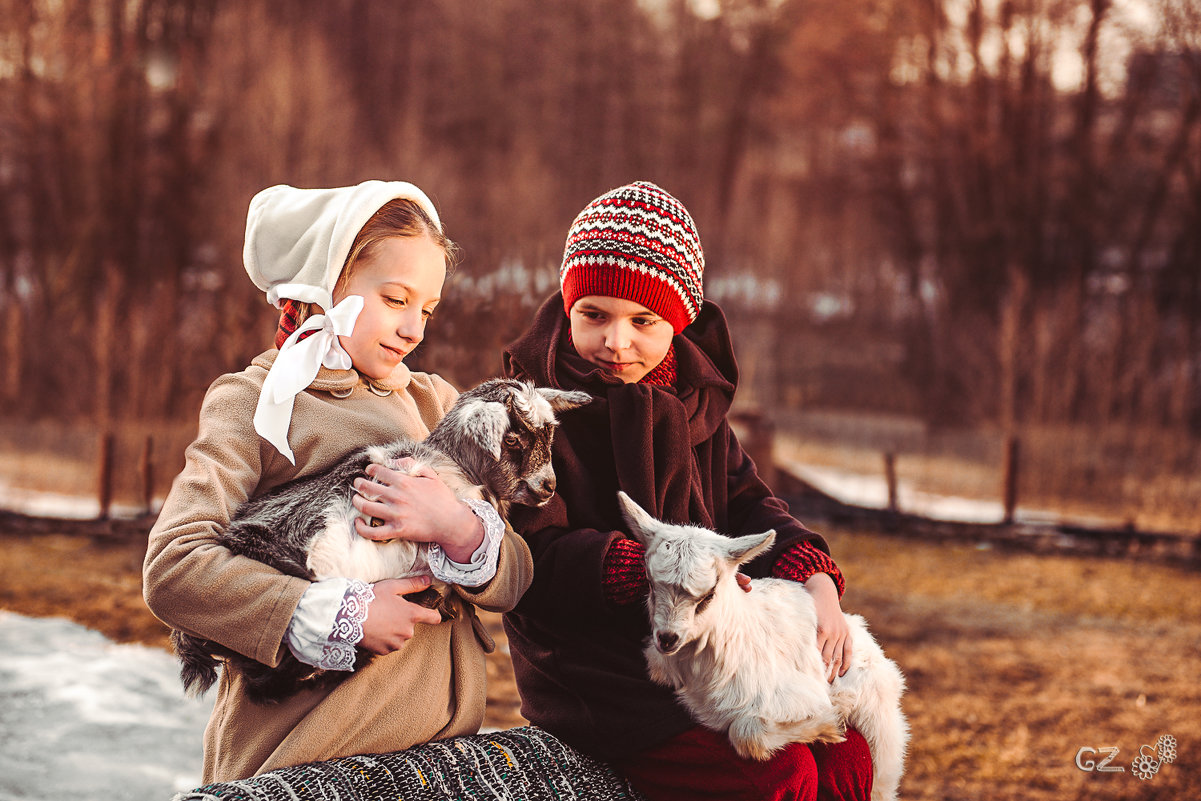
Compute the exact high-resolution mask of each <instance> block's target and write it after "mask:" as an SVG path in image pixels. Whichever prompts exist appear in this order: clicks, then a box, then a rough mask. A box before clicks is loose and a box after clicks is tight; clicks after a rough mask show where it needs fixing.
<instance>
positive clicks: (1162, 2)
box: [0, 0, 1201, 533]
mask: <svg viewBox="0 0 1201 801" xmlns="http://www.w3.org/2000/svg"><path fill="white" fill-rule="evenodd" d="M367 178H389V179H391V178H395V179H405V180H411V181H413V182H415V183H417V184H418V185H420V186H421V187H423V188H424V189H426V190H427V191H428V192H429V193H430V195H431V196H432V197H433V198H434V200H435V202H436V203H437V205H438V206H439V209H440V210H441V212H442V214H443V217H444V219H445V221H446V226H447V230H448V233H449V234H450V235H451V237H452V238H454V239H455V240H456V241H458V242H459V243H460V244H461V245H462V246H463V251H464V261H463V263H462V264H461V266H460V267H459V269H458V271H457V273H456V274H455V276H454V277H453V279H452V281H451V282H450V283H449V285H448V288H447V291H446V301H445V303H444V304H443V306H442V308H441V309H440V312H439V315H438V317H437V319H436V320H435V322H434V324H433V325H432V326H431V329H430V331H429V338H428V339H427V341H426V343H425V344H423V345H422V347H421V349H420V350H418V352H417V353H415V354H414V356H413V357H412V361H413V364H414V366H415V367H418V368H421V369H429V370H434V371H437V372H439V373H441V374H443V375H444V376H446V377H447V378H448V379H449V380H451V381H452V382H454V383H456V384H457V385H459V386H466V385H469V384H471V383H473V382H475V381H477V380H478V379H480V378H483V377H485V376H487V375H490V374H493V373H495V372H496V371H497V370H498V369H499V364H500V357H499V354H500V351H501V349H502V347H503V346H504V345H505V344H506V343H507V342H509V341H510V340H511V339H513V338H514V337H515V336H516V335H517V334H518V333H519V332H520V331H521V330H522V329H523V328H524V326H525V325H526V324H527V322H528V321H529V319H530V317H531V315H532V313H533V311H534V309H535V308H536V307H537V305H538V304H539V302H540V301H541V300H542V299H543V298H544V297H545V296H546V295H547V294H549V293H550V292H551V291H553V290H554V289H555V288H557V265H558V259H559V257H560V254H561V249H562V242H563V237H564V234H565V232H566V230H567V226H568V225H569V223H570V222H571V219H572V218H573V216H574V214H575V213H576V212H577V211H578V210H579V209H580V208H581V207H582V206H583V205H584V204H585V203H586V202H587V201H589V200H590V199H592V198H593V197H595V196H596V195H598V194H600V193H601V192H603V191H605V190H607V189H609V188H611V187H614V186H617V185H620V184H622V183H626V182H628V181H631V180H635V179H647V180H651V181H655V182H657V183H659V184H661V185H662V186H664V187H665V188H666V189H668V190H669V191H670V192H672V193H673V194H675V195H676V196H677V197H679V198H680V199H681V200H683V202H684V203H685V204H686V205H687V206H688V207H689V208H690V210H691V211H692V212H693V214H694V216H695V218H696V220H697V222H698V225H699V227H700V230H701V234H702V239H703V242H704V245H705V250H706V256H707V272H706V291H707V294H708V295H709V296H710V297H712V298H713V299H715V300H717V301H718V302H719V303H721V304H722V305H723V307H724V308H725V310H726V311H727V314H728V316H729V317H730V319H731V323H732V326H733V328H734V334H735V341H736V345H737V347H738V351H739V355H740V360H741V364H742V369H743V384H742V389H741V390H740V392H741V397H742V399H743V402H745V403H747V404H753V405H755V406H756V407H758V408H760V409H762V410H764V411H765V412H766V413H767V415H768V416H769V417H770V419H771V420H773V421H774V422H775V425H776V427H777V431H778V432H779V433H780V434H781V439H782V440H783V439H785V438H790V439H789V441H791V442H792V443H793V451H794V453H795V455H796V457H797V458H798V459H801V460H809V461H812V462H821V463H825V464H827V465H833V466H838V467H843V468H847V469H867V470H878V469H879V454H880V453H882V452H884V451H888V452H890V453H895V454H898V464H899V465H900V467H899V468H898V469H899V470H900V471H901V472H902V476H903V478H906V479H907V480H914V481H917V480H919V479H922V480H924V481H925V482H926V485H927V486H929V487H930V488H931V489H932V490H935V491H944V492H949V493H952V494H959V495H967V496H971V495H977V496H980V497H987V496H989V495H990V494H991V495H993V496H995V495H996V494H997V492H998V491H999V486H998V478H997V473H996V467H997V465H998V464H999V462H1000V461H1001V460H1002V451H1003V450H1004V443H1006V442H1008V441H1011V439H1012V438H1013V437H1018V436H1020V438H1021V442H1022V458H1023V470H1022V472H1021V481H1022V497H1023V498H1025V499H1028V500H1027V502H1028V503H1031V504H1036V505H1039V506H1044V507H1047V508H1054V509H1059V510H1062V511H1064V512H1065V513H1067V512H1072V511H1077V512H1083V513H1088V514H1099V515H1101V516H1104V517H1107V518H1111V519H1118V520H1124V521H1130V522H1131V523H1134V524H1136V525H1139V526H1141V527H1162V528H1171V529H1175V530H1183V531H1191V532H1194V533H1195V532H1197V531H1198V530H1201V518H1199V512H1198V507H1199V506H1201V504H1199V503H1198V499H1201V5H1198V4H1197V3H1196V2H1195V0H604V1H603V2H599V1H597V0H592V1H585V0H486V2H480V1H479V0H421V2H415V1H414V2H399V1H398V2H371V0H320V1H318V0H238V2H230V1H229V0H0V319H3V326H0V447H2V448H3V450H4V452H5V454H6V456H5V464H6V467H5V470H4V473H3V474H0V482H4V481H7V482H9V483H19V482H23V481H24V482H28V481H30V480H31V479H30V476H32V475H35V474H39V473H40V474H43V475H45V476H49V478H48V479H43V483H46V484H49V485H50V488H55V489H59V490H66V491H70V490H71V489H72V488H75V489H77V490H79V491H83V492H86V491H89V490H88V487H90V486H91V483H90V482H93V481H94V478H93V477H94V471H93V465H94V461H95V459H96V455H95V454H96V449H97V448H98V447H99V446H98V445H97V440H98V437H99V434H100V433H102V432H112V431H117V432H119V433H120V436H119V438H118V443H117V446H116V447H117V451H118V455H117V456H115V457H113V458H116V459H118V464H125V465H132V464H134V462H135V461H136V459H137V457H136V453H137V451H138V449H139V448H143V447H145V446H143V445H141V444H139V443H143V442H147V441H148V440H145V439H144V437H146V436H151V435H152V436H153V437H154V439H153V443H154V445H153V448H154V452H153V453H144V454H143V461H142V467H141V468H140V469H141V470H143V471H144V472H143V473H142V478H143V479H144V480H145V482H146V483H148V484H151V485H153V484H155V482H154V481H150V480H149V478H148V477H147V476H148V474H149V469H150V468H149V466H148V465H150V464H154V465H157V466H158V467H157V483H158V488H157V490H155V489H154V487H153V486H151V487H149V488H144V491H145V492H146V495H147V496H148V497H147V500H149V495H150V494H152V492H154V491H157V492H158V493H160V494H161V492H163V491H165V485H166V482H167V481H169V479H170V478H171V476H172V475H173V474H174V472H175V471H176V470H177V469H178V467H179V466H181V465H182V456H181V454H182V448H183V445H184V444H186V442H187V441H188V439H189V438H190V434H191V432H192V430H193V428H194V425H195V417H196V412H197V409H198V407H199V403H200V399H201V397H202V395H203V392H204V390H205V388H206V387H207V386H208V384H209V383H210V382H211V381H212V379H213V378H214V377H216V376H217V375H218V374H219V373H221V372H225V371H229V370H236V369H240V368H241V367H242V366H244V365H245V364H246V363H247V362H248V361H249V359H250V358H252V357H253V356H254V355H255V354H256V353H258V352H260V351H261V350H263V349H264V348H266V347H267V346H268V345H269V343H270V341H271V337H272V332H273V330H274V325H275V315H274V314H273V312H272V310H271V309H270V308H269V307H268V306H267V305H266V303H265V301H264V300H263V298H262V295H261V294H260V293H258V292H257V291H256V290H255V289H254V288H253V286H252V285H251V284H250V282H249V281H248V280H247V279H246V278H245V274H244V272H243V270H242V267H241V243H242V236H243V232H244V224H245V213H246V207H247V203H248V202H249V200H250V197H251V196H252V195H253V194H254V193H255V192H256V191H258V190H260V189H262V188H264V187H266V186H269V185H272V184H276V183H290V184H293V185H297V186H336V185H344V184H349V183H355V182H358V181H361V180H364V179H367ZM121 453H124V454H125V455H124V456H121V455H120V454H121ZM39 454H41V455H39ZM63 454H67V455H68V458H69V459H77V460H78V465H79V469H78V470H64V469H63V461H62V460H63ZM131 454H132V455H131ZM906 471H908V472H906ZM137 472H138V471H136V470H134V469H132V467H130V468H128V469H126V468H118V470H117V474H118V478H119V481H124V484H123V485H121V486H119V487H118V492H119V493H120V492H124V493H125V494H126V495H136V494H137V493H138V489H137V487H138V483H137V482H138V479H137V477H136V475H135V473H137ZM43 488H46V487H43Z"/></svg>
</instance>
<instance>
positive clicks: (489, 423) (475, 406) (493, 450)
mask: <svg viewBox="0 0 1201 801" xmlns="http://www.w3.org/2000/svg"><path fill="white" fill-rule="evenodd" d="M462 420H463V421H464V426H463V433H465V434H466V435H467V436H468V437H470V438H471V439H473V440H475V442H476V444H477V445H479V447H480V448H481V449H482V450H484V451H486V452H488V453H490V454H492V458H493V459H500V449H501V445H502V444H503V443H504V441H505V432H506V431H508V430H509V412H508V410H507V409H506V408H505V406H504V404H503V403H498V402H496V401H483V400H473V401H470V402H468V403H467V404H465V405H464V406H463V413H462Z"/></svg>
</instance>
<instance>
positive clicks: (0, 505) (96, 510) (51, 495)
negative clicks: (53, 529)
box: [0, 480, 145, 520]
mask: <svg viewBox="0 0 1201 801" xmlns="http://www.w3.org/2000/svg"><path fill="white" fill-rule="evenodd" d="M0 509H7V510H8V511H11V512H19V513H21V514H24V515H30V516H31V517H52V518H58V519H60V520H95V519H96V518H97V517H99V516H100V501H99V500H98V499H96V498H86V497H82V496H79V495H66V494H63V493H58V492H38V491H35V490H28V489H20V488H16V487H11V486H9V485H8V484H7V483H5V482H4V481H2V480H0ZM144 511H145V509H141V508H138V507H134V506H129V505H126V504H118V503H114V504H112V506H110V507H109V515H110V516H111V517H121V518H134V517H137V516H138V515H140V514H142V513H143V512H144Z"/></svg>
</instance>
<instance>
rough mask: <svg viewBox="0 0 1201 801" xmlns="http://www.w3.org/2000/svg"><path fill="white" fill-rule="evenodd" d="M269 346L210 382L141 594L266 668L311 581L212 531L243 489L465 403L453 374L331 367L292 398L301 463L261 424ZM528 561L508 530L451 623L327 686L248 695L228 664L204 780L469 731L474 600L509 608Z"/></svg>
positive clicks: (424, 430) (481, 643)
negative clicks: (238, 552)
mask: <svg viewBox="0 0 1201 801" xmlns="http://www.w3.org/2000/svg"><path fill="white" fill-rule="evenodd" d="M276 353H277V351H274V350H270V351H267V352H266V353H264V354H262V355H260V356H259V357H257V358H256V359H255V360H254V362H253V363H252V364H251V366H250V367H248V368H247V369H246V370H243V371H242V372H240V373H232V374H227V375H224V376H221V377H220V378H218V379H217V380H216V381H215V382H214V383H213V385H212V386H211V387H210V388H209V391H208V393H207V395H206V396H205V400H204V405H203V406H202V409H201V413H200V428H199V431H198V434H197V437H196V440H195V441H194V442H193V443H192V444H191V445H190V446H189V447H188V449H187V452H186V461H185V466H184V469H183V472H181V473H180V474H179V476H178V477H177V478H176V479H175V483H174V484H173V485H172V487H171V491H170V493H169V494H168V496H167V499H166V502H165V504H164V506H163V509H162V512H161V513H160V515H159V518H158V521H157V522H156V524H155V525H154V528H153V529H152V530H151V532H150V539H149V544H148V548H147V553H146V561H145V564H144V565H143V588H144V594H145V598H146V603H147V604H148V605H149V607H150V609H151V611H152V612H153V613H154V614H155V615H156V616H157V617H158V618H159V619H160V620H162V621H163V622H164V623H166V624H167V625H169V626H172V627H174V628H177V629H180V630H182V631H185V632H188V633H189V634H193V635H197V636H200V637H203V638H206V639H209V640H213V641H216V642H219V643H221V644H223V645H225V646H227V647H229V648H232V649H233V650H235V651H237V652H239V653H242V654H245V655H246V656H249V657H252V658H254V659H257V660H258V661H260V662H264V663H266V664H269V665H275V664H278V663H279V660H280V658H281V657H282V655H283V654H284V651H285V649H286V648H287V644H286V642H285V633H286V630H287V627H288V623H289V622H290V620H291V618H292V614H293V612H294V611H295V609H296V605H297V603H298V602H299V601H300V597H301V595H302V594H303V593H304V591H305V589H307V588H308V586H309V583H308V582H307V581H304V580H302V579H299V578H295V577H292V576H287V575H284V574H282V573H280V572H278V571H276V570H274V569H273V568H270V567H268V566H266V565H264V564H262V563H260V562H257V561H255V560H252V559H249V558H246V557H243V556H235V555H234V554H232V553H231V552H230V551H229V550H227V549H226V548H224V547H223V546H221V545H219V544H218V543H217V542H216V541H215V535H216V533H217V532H218V531H220V530H222V528H223V527H224V526H226V525H227V524H228V523H229V520H230V518H231V516H232V515H233V514H234V511H235V510H236V509H237V508H238V506H239V504H241V503H242V502H244V501H246V500H247V499H248V498H250V497H252V496H256V495H260V494H262V493H264V492H267V491H269V490H270V489H272V488H273V487H275V486H278V485H279V484H282V483H284V482H286V481H289V480H291V479H293V478H297V477H299V476H304V475H308V474H311V473H316V472H320V471H322V470H324V469H325V468H327V467H329V466H330V465H331V464H332V463H333V462H334V461H335V460H336V459H337V458H338V457H339V456H341V455H343V454H344V453H346V452H347V451H349V450H351V449H354V448H358V447H360V446H363V445H367V444H371V443H376V442H386V441H389V440H391V439H394V438H396V437H397V436H400V435H405V436H409V437H414V438H422V437H424V436H425V435H426V434H428V433H429V430H430V428H431V427H432V426H434V425H436V424H437V422H438V421H439V420H440V419H441V418H442V416H443V415H444V414H445V412H446V410H447V409H448V408H449V407H450V405H451V404H452V403H453V402H454V399H455V397H456V392H455V390H454V388H453V387H451V386H450V384H448V383H447V382H446V381H444V380H442V379H441V378H438V377H437V376H434V375H430V374H426V373H417V372H412V373H411V372H410V371H409V370H408V368H407V367H405V365H404V364H401V365H400V366H399V367H398V368H397V370H396V371H395V372H394V373H393V374H392V376H391V377H390V378H389V380H388V381H385V382H378V383H376V384H374V385H371V384H369V383H368V382H367V381H366V380H365V379H362V378H361V377H360V376H359V374H358V373H356V372H355V371H354V370H330V369H327V368H324V367H323V368H321V371H320V372H319V373H318V376H317V378H316V380H315V381H314V382H313V384H312V385H311V386H310V387H309V388H308V389H307V390H306V391H304V392H302V393H300V394H299V395H297V397H296V405H295V408H294V410H293V414H292V423H291V430H290V434H289V442H290V444H291V446H292V449H293V451H294V452H295V456H296V465H295V466H293V465H292V464H290V463H289V462H288V460H287V459H286V458H284V457H283V456H282V455H280V454H279V453H278V452H276V450H275V449H274V448H273V447H272V446H271V445H270V444H269V443H267V442H266V441H265V440H263V439H262V438H261V437H259V436H258V434H256V433H255V430H254V426H253V422H252V419H253V416H254V410H255V405H256V403H257V402H258V397H259V390H260V389H261V387H262V385H263V381H264V379H265V378H266V376H267V370H268V369H270V367H271V364H272V362H273V361H274V358H275V356H276ZM387 390H391V392H390V393H388V394H386V395H384V394H383V393H384V392H386V391H387ZM532 571H533V565H532V561H531V559H530V553H529V549H528V548H527V547H526V545H525V542H524V541H523V540H522V539H521V538H520V537H518V536H516V535H515V534H514V533H513V532H512V530H511V529H509V530H507V531H506V533H505V537H504V540H503V542H502V545H501V550H500V560H499V562H498V566H497V572H496V576H495V577H494V578H493V579H492V581H491V582H489V583H488V584H487V585H485V586H484V587H482V588H476V591H473V590H471V589H468V588H456V589H457V590H458V591H457V593H456V595H455V596H454V597H455V600H456V607H455V615H454V617H453V618H452V619H450V620H447V621H444V622H442V623H440V624H438V625H436V626H429V625H425V624H418V627H417V632H416V634H415V635H414V637H413V638H412V639H411V640H409V641H408V642H407V643H406V644H405V645H404V647H403V648H401V649H400V650H399V651H396V652H393V653H391V654H388V655H386V656H382V657H376V658H375V659H374V660H373V661H372V663H371V664H370V665H368V666H367V667H366V668H364V669H363V670H361V671H359V672H357V673H354V674H351V675H349V677H348V678H347V679H346V680H345V681H343V682H341V683H340V684H338V685H337V686H336V687H335V688H333V689H332V690H326V691H321V690H307V691H303V692H301V693H299V694H297V695H295V696H293V697H292V698H290V699H288V700H287V701H285V702H283V703H281V704H279V705H273V706H260V705H257V704H254V703H252V702H250V701H249V700H247V698H246V696H245V694H244V692H243V689H242V686H241V680H240V678H239V677H238V676H237V675H233V676H231V675H229V674H228V673H226V672H225V671H223V672H222V676H221V679H220V681H219V683H218V685H217V699H216V706H215V708H214V709H213V714H212V717H211V719H210V720H209V723H208V727H207V729H206V730H205V734H204V781H205V782H206V783H207V782H212V781H226V780H231V779H238V778H246V777H249V776H253V775H256V774H258V773H262V772H264V771H268V770H272V769H274V768H278V767H282V766H286V765H295V764H301V763H304V762H308V761H313V760H321V759H330V758H333V757H338V756H346V755H351V754H362V753H375V752H385V751H395V750H400V749H404V748H408V747H410V746H412V745H415V744H419V743H424V742H428V741H431V740H438V739H444V738H447V737H454V736H458V735H463V734H471V733H474V732H475V731H477V730H478V729H479V726H480V724H481V723H482V721H483V716H484V700H485V686H484V685H485V668H484V658H485V653H486V652H488V651H490V650H491V649H492V648H493V647H494V646H493V644H492V641H491V639H490V638H489V637H488V635H487V632H486V631H485V630H484V628H483V626H482V624H480V622H479V620H478V618H476V616H475V613H474V608H473V607H475V606H478V607H481V608H483V609H488V610H492V611H507V610H509V609H511V608H512V607H513V606H514V605H515V604H516V603H517V601H518V599H519V598H520V597H521V594H522V593H523V592H524V591H525V589H526V588H527V587H528V586H529V583H530V580H531V577H532Z"/></svg>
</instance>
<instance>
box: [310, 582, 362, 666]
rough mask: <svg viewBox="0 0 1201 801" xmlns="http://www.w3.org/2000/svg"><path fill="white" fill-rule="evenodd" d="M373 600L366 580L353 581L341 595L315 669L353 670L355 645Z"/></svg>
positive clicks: (359, 639) (360, 638) (360, 636)
mask: <svg viewBox="0 0 1201 801" xmlns="http://www.w3.org/2000/svg"><path fill="white" fill-rule="evenodd" d="M374 600H375V590H374V589H373V588H372V587H371V585H370V584H368V583H367V582H365V581H359V580H358V579H352V580H351V582H350V586H349V587H347V588H346V594H345V595H344V596H342V605H341V606H340V607H338V612H337V614H336V615H334V627H333V630H332V631H331V632H330V634H329V641H328V642H327V643H326V644H325V647H324V648H322V649H321V658H320V660H318V663H317V667H319V668H322V669H324V670H354V663H355V646H356V645H358V644H359V641H361V640H362V639H363V623H364V621H366V620H367V609H368V607H369V606H370V604H371V602H372V601H374Z"/></svg>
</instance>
